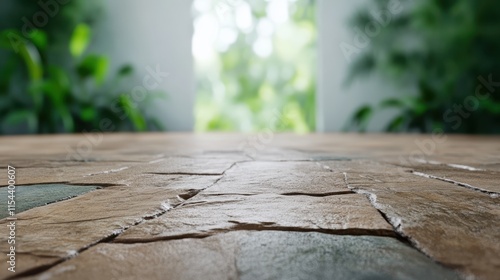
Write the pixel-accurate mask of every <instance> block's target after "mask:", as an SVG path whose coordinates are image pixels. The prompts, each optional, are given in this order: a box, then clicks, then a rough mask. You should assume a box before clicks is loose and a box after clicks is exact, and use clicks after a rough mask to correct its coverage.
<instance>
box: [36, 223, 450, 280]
mask: <svg viewBox="0 0 500 280" xmlns="http://www.w3.org/2000/svg"><path fill="white" fill-rule="evenodd" d="M193 248H195V249H193ZM165 277H167V278H171V279H242V280H245V279H346V280H356V279H360V280H361V279H439V280H441V279H459V277H458V275H457V274H455V273H454V272H453V271H451V270H449V269H446V268H443V267H441V266H439V265H437V264H436V263H434V262H433V261H432V260H430V259H428V258H427V257H425V256H424V255H423V254H421V253H419V252H418V251H416V250H414V249H412V248H410V247H408V246H406V245H404V244H403V243H401V242H399V241H398V240H396V239H394V238H389V237H375V236H336V235H328V234H321V233H314V232H308V233H302V232H276V231H262V232H248V231H238V232H230V233H225V234H219V235H215V236H212V237H208V238H204V239H182V240H173V241H167V242H165V241H158V242H153V243H146V244H99V245H97V246H95V247H93V248H91V249H89V250H87V251H85V252H83V253H82V254H81V255H80V256H78V257H76V258H74V259H71V260H69V261H67V262H64V263H62V264H60V265H57V266H55V267H53V268H51V269H50V270H48V271H47V272H45V273H42V274H41V275H40V278H41V279H42V278H43V279H49V278H50V279H75V280H78V279H115V278H118V279H165Z"/></svg>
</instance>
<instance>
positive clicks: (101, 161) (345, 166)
mask: <svg viewBox="0 0 500 280" xmlns="http://www.w3.org/2000/svg"><path fill="white" fill-rule="evenodd" d="M0 158H1V162H3V163H4V166H1V167H0V168H1V170H2V171H0V186H1V188H0V190H1V192H2V196H4V194H5V195H7V188H6V186H7V183H6V182H7V181H8V179H7V164H10V165H12V166H14V167H15V168H16V184H17V196H16V205H17V212H18V214H17V215H16V218H17V220H16V268H15V270H16V272H15V273H13V272H10V271H8V270H7V267H8V262H7V261H8V259H7V254H6V252H8V246H9V245H8V244H7V241H8V240H7V236H8V235H9V231H8V230H9V229H8V225H9V220H8V218H5V219H2V220H0V244H1V245H0V248H2V254H1V256H0V263H1V270H0V278H1V279H19V278H26V279H499V275H500V242H499V241H500V203H499V199H500V198H499V194H500V138H499V137H465V136H448V137H446V138H444V137H440V138H439V137H436V136H434V137H432V136H430V135H429V136H416V135H340V134H339V135H307V136H294V135H282V134H280V135H274V136H272V135H260V136H258V137H255V136H246V135H238V134H207V135H197V134H135V135H133V134H113V135H100V134H91V135H80V136H38V137H2V138H0ZM37 198H39V199H37ZM0 203H2V205H0V207H2V208H5V209H6V208H7V202H6V199H3V200H0ZM5 209H2V210H5ZM21 211H23V212H21ZM3 213H5V214H4V215H3V216H2V218H4V217H6V216H7V213H6V212H5V211H3Z"/></svg>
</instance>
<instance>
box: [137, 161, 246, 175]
mask: <svg viewBox="0 0 500 280" xmlns="http://www.w3.org/2000/svg"><path fill="white" fill-rule="evenodd" d="M237 160H238V159H234V158H231V157H228V158H203V157H202V158H191V157H169V158H165V159H161V160H158V161H156V162H153V163H150V164H147V165H141V166H140V167H137V168H138V169H139V171H140V172H141V173H156V174H174V175H175V174H193V175H222V174H223V173H224V172H225V171H226V170H227V169H229V168H230V167H231V166H232V165H234V164H235V163H236V162H237Z"/></svg>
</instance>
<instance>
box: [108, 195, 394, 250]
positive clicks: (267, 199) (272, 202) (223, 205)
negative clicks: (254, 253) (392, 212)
mask: <svg viewBox="0 0 500 280" xmlns="http://www.w3.org/2000/svg"><path fill="white" fill-rule="evenodd" d="M235 229H236V230H242V229H259V230H263V229H275V230H290V231H324V232H337V233H349V234H369V233H371V234H380V235H393V229H392V227H391V226H390V225H389V224H388V223H387V222H386V221H385V220H384V219H383V217H382V216H381V215H380V214H379V213H378V212H377V211H376V210H375V209H374V208H373V207H371V205H370V203H369V201H368V200H367V199H366V197H364V196H363V195H359V194H349V195H335V196H327V197H310V196H282V195H275V194H262V195H252V196H231V195H228V196H203V195H198V196H196V197H195V198H193V199H191V200H189V202H188V203H186V204H184V205H182V206H180V207H178V208H175V209H174V210H172V211H169V212H167V213H166V214H165V215H163V216H161V217H158V218H156V219H153V220H149V221H146V222H145V223H142V224H141V225H138V226H135V227H133V228H130V229H129V230H127V231H126V232H125V233H124V234H122V235H120V236H118V237H117V240H120V241H121V242H135V241H142V240H157V239H173V238H178V237H181V236H206V235H210V234H214V233H217V232H224V231H230V230H235Z"/></svg>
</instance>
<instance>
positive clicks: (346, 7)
mask: <svg viewBox="0 0 500 280" xmlns="http://www.w3.org/2000/svg"><path fill="white" fill-rule="evenodd" d="M318 2H319V3H318V4H319V6H318V25H319V26H318V30H319V38H320V41H319V45H318V46H319V50H318V51H319V55H318V57H319V60H320V61H319V63H318V65H319V71H318V73H319V74H318V92H317V130H318V131H319V132H331V131H340V130H342V129H343V128H344V127H345V125H346V123H347V121H348V120H349V119H350V117H351V116H352V114H353V112H354V111H355V110H356V108H358V107H359V106H361V105H363V104H366V103H369V104H378V103H379V102H380V100H382V99H384V98H387V97H389V96H394V95H396V91H395V90H394V89H393V88H392V87H390V86H388V85H386V84H384V83H383V82H382V81H380V80H377V79H375V78H370V79H364V80H357V81H356V82H355V83H354V84H353V85H352V86H350V87H347V88H346V87H344V86H343V84H344V82H345V79H346V76H347V73H348V69H349V61H348V60H347V59H346V57H345V56H344V53H343V52H342V50H341V48H340V44H341V43H342V42H345V43H348V44H353V43H354V42H353V36H354V35H353V32H352V29H353V28H354V27H355V26H349V25H348V20H349V18H350V17H351V16H352V15H353V13H354V12H355V11H356V10H357V9H358V8H359V7H361V6H362V5H366V4H367V3H370V1H369V0H351V1H341V0H318ZM361 28H362V29H363V28H364V27H361ZM352 58H354V56H352ZM393 115H394V112H384V113H380V114H377V115H376V116H375V118H374V119H372V121H371V122H370V125H369V127H368V131H381V130H383V128H384V127H385V126H386V125H387V122H388V120H389V119H390V117H392V116H393Z"/></svg>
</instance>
